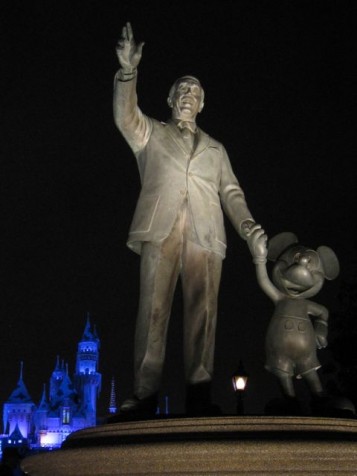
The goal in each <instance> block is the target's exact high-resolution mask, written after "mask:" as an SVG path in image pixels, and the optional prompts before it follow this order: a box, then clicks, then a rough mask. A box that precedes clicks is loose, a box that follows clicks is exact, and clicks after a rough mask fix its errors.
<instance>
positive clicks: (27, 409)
mask: <svg viewBox="0 0 357 476" xmlns="http://www.w3.org/2000/svg"><path fill="white" fill-rule="evenodd" d="M34 411H35V404H34V402H33V401H32V398H31V397H30V394H29V392H28V390H27V388H26V385H25V383H24V380H23V362H21V367H20V377H19V380H18V382H17V385H16V387H15V389H14V391H13V392H12V393H11V395H10V397H9V399H8V400H7V401H6V402H5V404H4V412H3V418H4V433H7V434H12V433H13V432H14V431H15V429H16V426H17V427H18V428H17V429H16V431H17V432H18V431H20V432H21V435H22V436H23V437H24V438H29V437H30V436H31V434H32V430H33V428H32V417H33V413H34Z"/></svg>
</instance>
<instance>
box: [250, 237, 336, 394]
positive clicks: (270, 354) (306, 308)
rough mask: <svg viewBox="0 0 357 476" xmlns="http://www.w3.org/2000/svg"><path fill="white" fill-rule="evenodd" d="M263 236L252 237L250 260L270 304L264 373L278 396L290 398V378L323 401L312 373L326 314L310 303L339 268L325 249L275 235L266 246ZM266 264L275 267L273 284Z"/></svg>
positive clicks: (322, 342)
mask: <svg viewBox="0 0 357 476" xmlns="http://www.w3.org/2000/svg"><path fill="white" fill-rule="evenodd" d="M266 242H267V237H266V235H265V234H264V232H263V231H262V230H257V231H256V232H254V236H253V239H252V242H251V245H252V249H251V251H252V254H253V256H254V260H253V261H254V262H255V264H256V273H257V278H258V282H259V285H260V287H261V288H262V289H263V291H264V292H265V293H266V294H267V296H268V297H269V298H270V299H271V300H272V301H273V303H274V304H275V311H274V314H273V317H272V319H271V321H270V323H269V326H268V330H267V334H266V340H265V348H266V364H265V367H266V369H267V370H269V371H270V372H272V373H273V374H274V375H276V376H277V378H278V379H279V382H280V385H281V389H282V392H283V394H284V395H285V396H286V397H288V398H294V397H295V389H294V384H293V378H294V377H297V378H302V379H304V380H305V382H306V383H307V385H308V388H309V390H310V392H311V394H312V396H313V397H314V398H315V399H318V398H319V397H323V396H324V390H323V387H322V385H321V381H320V378H319V376H318V373H317V369H318V368H319V367H320V363H319V361H318V359H317V352H316V351H317V349H321V348H324V347H326V346H327V331H328V314H329V313H328V310H327V309H326V307H324V306H322V305H320V304H317V303H315V302H313V301H311V300H310V299H309V298H311V297H313V296H315V295H316V294H317V293H318V292H319V291H320V290H321V288H322V286H323V284H324V281H325V279H328V280H332V279H335V278H336V277H337V275H338V274H339V262H338V259H337V257H336V255H335V253H334V251H333V250H332V249H331V248H329V247H327V246H320V247H318V248H317V250H313V249H311V248H309V247H306V246H303V245H302V244H300V243H299V242H298V239H297V237H296V236H295V235H294V234H293V233H280V234H279V235H276V236H275V237H273V238H272V239H271V240H270V241H269V243H268V246H266ZM266 258H268V259H269V260H271V261H274V266H273V270H272V281H271V280H270V278H269V275H268V272H267V268H266Z"/></svg>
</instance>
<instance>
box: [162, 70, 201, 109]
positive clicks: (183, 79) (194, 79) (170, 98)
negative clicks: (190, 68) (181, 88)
mask: <svg viewBox="0 0 357 476" xmlns="http://www.w3.org/2000/svg"><path fill="white" fill-rule="evenodd" d="M187 79H190V80H191V81H194V82H195V83H197V84H198V85H199V87H200V88H201V91H202V97H201V104H200V111H202V108H203V106H204V99H205V91H204V89H203V87H202V84H201V83H200V81H199V79H197V78H196V77H195V76H190V75H189V74H188V75H185V76H181V78H178V79H176V81H175V82H174V84H173V85H172V86H171V88H170V91H169V96H168V98H167V102H168V105H169V106H170V107H172V99H173V97H174V94H175V91H176V88H177V85H178V84H180V83H181V82H182V81H185V80H187Z"/></svg>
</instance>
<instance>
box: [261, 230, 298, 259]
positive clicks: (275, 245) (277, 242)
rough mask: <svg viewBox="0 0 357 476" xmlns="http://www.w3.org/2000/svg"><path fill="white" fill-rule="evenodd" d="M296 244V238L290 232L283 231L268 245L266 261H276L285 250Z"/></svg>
mask: <svg viewBox="0 0 357 476" xmlns="http://www.w3.org/2000/svg"><path fill="white" fill-rule="evenodd" d="M294 243H298V239H297V236H296V235H294V233H290V231H284V232H283V233H279V235H275V236H273V238H271V240H269V243H268V259H269V260H270V261H276V260H277V258H278V257H279V256H280V255H281V253H282V252H283V251H284V250H286V249H287V248H288V247H289V246H290V245H293V244H294Z"/></svg>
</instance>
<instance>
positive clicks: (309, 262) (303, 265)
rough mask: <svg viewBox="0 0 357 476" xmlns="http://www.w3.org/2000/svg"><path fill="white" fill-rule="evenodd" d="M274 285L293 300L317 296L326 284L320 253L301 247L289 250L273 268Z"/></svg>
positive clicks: (297, 246) (293, 247)
mask: <svg viewBox="0 0 357 476" xmlns="http://www.w3.org/2000/svg"><path fill="white" fill-rule="evenodd" d="M273 281H274V284H275V285H276V286H277V287H278V288H279V289H280V291H282V292H283V293H284V294H287V295H288V296H289V297H291V298H293V299H303V298H307V297H311V296H314V295H315V294H317V293H318V292H319V291H320V289H321V288H322V286H323V283H324V272H323V267H322V263H321V260H320V257H319V255H318V253H317V252H316V251H314V250H311V249H309V248H305V247H304V246H301V245H294V246H292V247H291V248H288V249H287V250H286V251H284V253H282V254H281V256H279V258H278V260H277V261H276V263H275V265H274V268H273Z"/></svg>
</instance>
